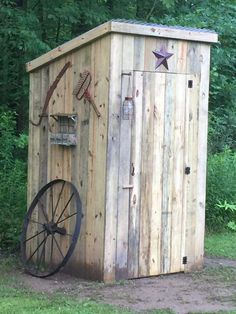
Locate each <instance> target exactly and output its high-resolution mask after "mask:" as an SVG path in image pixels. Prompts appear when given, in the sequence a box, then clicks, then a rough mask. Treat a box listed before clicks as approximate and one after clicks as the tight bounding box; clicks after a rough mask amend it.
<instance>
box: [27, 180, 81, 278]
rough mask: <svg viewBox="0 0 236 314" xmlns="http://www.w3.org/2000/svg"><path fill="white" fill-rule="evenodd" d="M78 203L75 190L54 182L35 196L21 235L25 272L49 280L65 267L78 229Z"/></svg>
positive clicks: (79, 203)
mask: <svg viewBox="0 0 236 314" xmlns="http://www.w3.org/2000/svg"><path fill="white" fill-rule="evenodd" d="M81 210H82V206H81V200H80V197H79V193H78V191H77V189H76V188H75V186H74V185H73V184H72V183H70V182H67V181H65V180H61V179H56V180H53V181H51V182H49V183H48V184H46V185H45V186H44V187H43V188H42V189H41V190H40V191H39V192H38V194H37V195H36V196H35V198H34V200H33V202H32V204H31V205H30V207H29V210H28V212H27V214H26V217H25V219H24V224H23V231H22V235H21V255H22V262H23V264H24V267H25V271H26V272H27V273H29V274H31V275H33V276H36V277H41V278H43V277H48V276H51V275H53V274H55V273H56V272H58V271H59V270H60V269H61V267H63V266H65V264H66V263H67V261H68V260H69V258H70V256H71V254H72V253H73V250H74V248H75V245H76V242H77V239H78V236H79V232H80V225H81V215H82V213H81Z"/></svg>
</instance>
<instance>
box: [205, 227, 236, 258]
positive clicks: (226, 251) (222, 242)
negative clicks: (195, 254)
mask: <svg viewBox="0 0 236 314" xmlns="http://www.w3.org/2000/svg"><path fill="white" fill-rule="evenodd" d="M205 253H206V255H208V256H219V257H228V258H232V259H236V232H226V233H216V234H208V235H206V238H205Z"/></svg>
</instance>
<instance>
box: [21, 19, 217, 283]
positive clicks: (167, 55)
mask: <svg viewBox="0 0 236 314" xmlns="http://www.w3.org/2000/svg"><path fill="white" fill-rule="evenodd" d="M215 42H217V34H216V33H215V32H213V31H209V30H203V29H192V28H185V27H168V26H163V25H157V24H147V23H139V22H132V21H125V20H112V21H109V22H107V23H105V24H103V25H101V26H98V27H97V28H95V29H92V30H91V31H89V32H87V33H85V34H83V35H81V36H79V37H76V38H75V39H73V40H71V41H69V42H67V43H65V44H64V45H61V46H60V47H58V48H55V49H53V50H52V51H49V52H48V53H46V54H44V55H42V56H40V57H39V58H37V59H35V60H33V61H31V62H29V63H28V64H27V70H28V71H29V72H30V109H29V116H30V121H31V122H30V127H29V162H28V166H29V167H28V202H29V204H30V203H31V201H32V200H33V198H34V197H35V195H36V194H37V193H38V191H39V190H40V189H41V188H42V187H43V186H44V185H45V184H47V183H48V182H51V181H52V180H55V179H62V180H65V181H67V182H70V183H72V184H73V188H71V190H72V194H69V192H68V193H67V192H66V193H67V194H66V193H64V190H63V189H64V185H63V184H64V183H63V182H64V181H56V182H57V183H58V182H59V183H60V182H61V184H62V188H61V191H62V190H63V193H64V194H62V192H61V193H60V190H57V188H56V187H55V188H53V187H51V186H48V188H50V191H51V192H50V194H49V196H48V198H47V197H46V198H44V201H43V202H44V205H42V204H41V205H38V207H37V208H38V209H37V210H38V211H39V210H40V208H41V209H42V213H43V215H42V214H41V216H40V214H39V213H38V212H37V211H36V212H35V213H34V220H33V219H31V218H29V221H30V219H31V221H32V222H33V223H34V222H35V221H37V223H34V224H32V226H31V228H30V229H29V231H27V232H28V234H29V235H30V234H33V237H37V236H35V234H36V235H37V234H39V232H41V231H39V229H38V228H40V226H41V228H43V229H42V232H41V234H40V236H42V234H45V237H44V238H43V240H42V242H37V241H35V238H34V240H32V242H31V237H29V238H28V239H27V240H29V241H28V242H27V243H29V245H28V248H27V252H26V255H27V256H29V257H28V259H29V258H31V259H32V260H35V262H37V261H38V260H40V262H42V261H43V260H44V263H45V265H46V264H47V261H48V259H49V257H50V258H51V262H53V263H54V264H55V263H56V262H57V260H58V259H59V258H60V256H62V257H67V259H68V257H69V256H70V259H69V261H68V264H67V266H66V267H65V270H66V271H69V272H71V273H73V274H74V275H77V276H81V277H84V278H90V279H93V280H103V281H113V280H119V279H127V278H139V277H147V276H154V275H159V274H167V273H175V272H181V271H189V270H191V269H197V268H200V267H202V263H203V253H204V222H205V188H206V156H207V112H208V89H209V67H210V44H211V43H215ZM59 183H58V184H59ZM74 188H75V189H76V190H77V192H78V195H79V197H80V199H81V203H82V219H81V228H80V235H79V238H78V240H77V243H76V246H75V250H74V252H73V254H72V253H71V251H70V254H69V253H68V255H67V251H68V250H69V248H70V242H69V241H70V239H71V238H70V236H71V237H72V242H73V245H75V242H76V237H73V233H74V232H75V231H76V230H77V231H78V225H75V224H73V219H74V218H75V213H73V208H74V207H73V206H72V205H68V202H69V200H70V199H72V198H73V197H74V195H75V194H76V193H77V192H75V189H74ZM40 195H41V194H40ZM76 195H77V194H76ZM48 199H50V204H51V205H50V206H49V205H47V204H49V203H47V202H49V201H48ZM57 201H58V204H57ZM59 201H62V202H63V205H60V203H59ZM35 204H36V203H35ZM56 204H57V206H56ZM77 204H79V198H77ZM40 206H41V207H40ZM60 206H61V207H60ZM68 206H70V207H71V209H70V210H71V214H65V212H66V210H67V208H68ZM51 207H52V214H50V211H51ZM73 215H74V216H73ZM40 217H41V218H40ZM50 217H51V218H50ZM55 217H58V218H57V220H56V221H55V220H54V218H55ZM37 219H38V220H37ZM43 219H46V220H47V221H46V222H42V220H43ZM59 224H60V225H59ZM73 228H75V229H73ZM76 228H77V229H76ZM54 237H57V238H56V240H55V241H56V242H57V243H56V242H55V243H54V242H53V241H54ZM25 241H26V240H25ZM37 243H39V244H37ZM40 243H41V244H40ZM53 243H54V244H53ZM37 245H38V246H40V249H41V248H42V247H43V249H41V251H40V252H38V253H37V254H38V255H37V254H36V253H34V251H35V246H36V248H37ZM58 247H59V248H60V249H59V248H58ZM71 254H72V255H71ZM31 255H33V257H31ZM36 255H37V256H38V257H36ZM63 265H64V264H63Z"/></svg>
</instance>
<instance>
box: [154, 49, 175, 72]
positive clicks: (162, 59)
mask: <svg viewBox="0 0 236 314" xmlns="http://www.w3.org/2000/svg"><path fill="white" fill-rule="evenodd" d="M153 53H154V55H155V57H156V58H157V61H156V69H157V68H159V66H160V65H161V64H162V65H164V67H165V68H166V69H167V70H169V69H168V64H167V59H169V58H170V57H171V56H173V53H169V52H167V51H165V50H164V49H163V48H161V50H160V51H157V50H155V51H153Z"/></svg>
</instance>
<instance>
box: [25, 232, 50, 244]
mask: <svg viewBox="0 0 236 314" xmlns="http://www.w3.org/2000/svg"><path fill="white" fill-rule="evenodd" d="M43 232H45V230H44V229H43V230H42V231H40V232H38V233H36V234H35V235H33V236H32V237H30V238H28V239H26V240H24V242H27V241H29V240H32V239H33V238H35V237H37V236H38V235H40V234H41V233H43Z"/></svg>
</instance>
